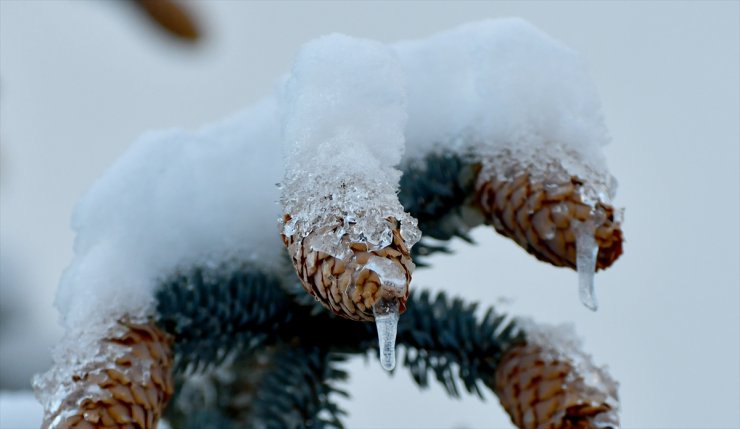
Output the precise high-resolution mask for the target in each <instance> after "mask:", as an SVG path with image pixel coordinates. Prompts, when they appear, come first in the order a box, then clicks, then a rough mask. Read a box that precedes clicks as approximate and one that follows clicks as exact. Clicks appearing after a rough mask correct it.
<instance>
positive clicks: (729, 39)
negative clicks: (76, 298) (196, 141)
mask: <svg viewBox="0 0 740 429" xmlns="http://www.w3.org/2000/svg"><path fill="white" fill-rule="evenodd" d="M192 8H193V10H195V11H197V12H198V14H199V15H200V17H201V18H202V21H203V24H204V27H205V29H206V30H207V34H206V36H207V37H206V39H205V40H204V41H203V43H200V44H199V46H197V47H196V48H195V49H189V48H187V47H185V46H183V45H181V44H179V43H176V42H173V41H171V40H169V39H167V38H166V37H160V34H158V31H157V30H156V29H154V28H153V27H150V26H149V25H148V23H147V22H146V21H145V20H143V19H141V17H140V16H139V15H138V13H137V12H136V11H134V10H133V9H131V8H130V6H129V5H128V4H126V3H123V2H120V3H119V2H103V1H11V0H0V145H1V146H0V191H1V192H2V194H1V195H2V198H1V199H0V238H1V240H0V250H1V252H2V253H1V254H0V263H1V264H2V265H1V266H0V268H1V270H0V273H2V282H1V283H0V294H1V295H0V305H2V306H4V307H13V308H15V309H16V311H11V312H7V311H6V312H5V314H9V316H8V317H7V319H5V320H2V322H1V323H2V327H0V383H2V385H3V386H4V388H5V389H8V388H13V389H23V390H28V389H29V387H28V381H27V380H28V379H29V377H30V375H31V374H32V373H34V372H38V371H42V370H44V369H45V368H46V367H47V366H48V364H49V361H48V359H49V358H48V356H49V353H48V347H49V346H50V345H51V344H52V343H53V342H54V341H55V339H56V338H57V336H58V335H59V331H58V328H55V322H56V310H54V309H53V307H52V301H53V293H54V289H55V287H56V284H57V282H58V279H59V276H60V274H61V272H62V270H63V269H64V267H65V266H66V265H67V263H68V262H69V261H70V259H71V249H72V240H73V236H72V234H71V232H70V228H69V226H68V222H69V221H68V219H69V217H70V214H71V211H72V208H73V206H74V204H75V202H76V201H77V199H78V198H79V197H80V196H81V195H82V194H83V192H84V191H85V190H86V189H87V188H88V187H89V186H90V185H91V184H92V182H93V181H94V180H95V178H97V177H98V176H99V175H101V174H102V173H103V171H105V169H106V168H107V166H108V165H110V164H111V163H112V162H113V160H114V159H116V157H118V156H119V155H120V154H121V153H122V152H123V151H124V150H125V149H126V147H127V145H128V144H129V143H130V142H131V141H132V140H133V139H134V138H135V137H136V136H138V135H139V134H141V133H142V132H143V131H145V130H148V129H153V128H165V127H170V126H182V127H186V128H194V127H197V126H198V125H200V124H203V123H206V122H209V121H212V120H215V119H218V118H220V117H223V116H225V115H227V114H229V113H231V112H233V111H236V110H238V109H240V108H242V107H244V106H246V105H248V104H250V103H252V102H254V101H256V100H257V99H258V98H259V97H261V96H263V95H265V94H267V93H269V92H270V91H272V86H273V84H274V81H275V79H276V77H277V76H278V75H280V74H281V73H284V72H285V71H287V70H288V68H289V67H290V64H291V61H292V58H293V56H294V55H295V54H296V52H297V50H298V49H299V48H300V46H301V45H302V44H303V43H305V42H306V41H308V40H310V39H311V38H313V37H316V36H319V35H321V34H325V33H329V32H343V33H347V34H350V35H353V36H360V37H369V38H373V39H377V40H381V41H388V42H391V41H395V40H398V39H403V38H416V37H422V36H425V35H428V34H430V33H433V32H436V31H440V30H444V29H446V28H449V27H451V26H454V25H456V24H459V23H463V22H467V21H471V20H477V19H482V18H488V17H503V16H521V17H523V18H525V19H527V20H529V21H531V22H532V23H533V24H535V25H536V26H538V27H540V28H541V29H543V30H544V31H546V32H547V33H549V34H551V35H552V36H554V37H556V38H558V39H560V40H562V41H564V42H565V43H567V44H568V45H570V46H572V47H573V48H575V49H576V50H578V51H580V52H581V53H582V55H583V57H584V58H585V60H586V61H587V62H588V64H589V67H590V70H591V73H592V76H593V78H594V80H595V82H596V84H597V86H598V88H599V90H600V93H601V95H602V100H603V104H604V109H605V114H606V117H607V123H608V125H609V128H610V130H611V133H612V136H613V143H612V144H611V145H610V146H609V147H608V148H607V149H606V152H607V157H608V159H609V162H610V166H611V170H612V173H613V174H614V175H615V176H616V177H617V178H618V179H619V181H620V187H619V191H618V196H617V203H618V204H619V205H621V206H625V207H626V208H627V211H626V220H625V223H624V231H625V234H626V239H627V242H626V243H625V254H624V256H623V257H622V258H621V259H620V260H619V261H618V262H617V263H616V264H615V265H614V266H613V267H612V268H611V269H610V270H608V271H606V272H604V273H601V274H599V275H598V276H597V278H596V281H597V293H598V297H599V300H600V303H601V308H600V310H599V311H598V312H597V313H595V314H594V313H591V312H589V311H588V310H586V309H585V308H584V307H582V306H581V305H580V303H579V302H578V299H577V293H576V283H577V279H576V275H575V273H574V272H572V271H569V270H564V269H556V268H553V267H550V266H548V265H545V264H542V263H539V262H537V261H535V260H534V259H533V258H532V257H531V256H529V255H527V254H526V253H525V252H524V251H522V250H521V249H519V248H518V247H516V246H515V245H514V244H513V242H511V241H509V240H506V239H504V238H501V237H498V236H497V235H496V234H495V233H494V232H493V230H492V229H491V228H479V229H478V230H476V231H475V232H474V236H475V238H476V239H477V240H478V245H477V246H470V245H467V244H464V243H459V242H456V243H454V246H453V247H454V248H455V250H456V254H455V255H452V256H440V257H437V258H435V259H433V262H434V267H433V268H431V269H427V270H423V271H422V270H419V271H417V273H416V275H415V280H414V285H413V286H414V287H415V288H417V289H419V288H431V289H434V290H443V289H444V290H447V291H449V292H450V293H452V294H457V295H461V296H463V297H465V298H466V299H468V300H478V301H480V302H481V303H482V304H484V305H488V304H497V303H498V304H499V305H500V307H501V308H502V309H504V310H506V311H509V312H511V313H512V314H514V315H529V316H532V317H534V318H535V319H536V320H538V321H545V322H552V323H560V322H573V323H574V324H575V327H576V329H577V331H578V333H579V334H580V335H581V336H582V337H583V338H584V340H585V348H586V349H587V350H588V351H590V352H591V353H592V354H593V355H594V356H595V358H596V360H597V362H599V363H605V364H608V365H609V367H610V370H611V372H612V373H613V375H614V376H615V377H616V378H617V379H618V380H619V381H620V383H621V388H620V395H621V400H622V404H623V412H622V422H623V425H624V427H628V428H737V427H740V414H739V413H740V411H739V409H740V370H739V369H740V368H739V367H740V353H739V348H740V327H739V326H740V320H739V313H740V296H739V289H740V268H739V262H738V261H739V260H740V255H739V251H738V250H739V246H740V232H739V223H740V213H739V210H738V205H739V200H740V189H739V183H740V177H739V171H740V154H739V152H738V147H739V146H740V130H739V120H738V118H739V117H740V111H739V110H740V109H739V104H740V101H739V99H740V86H739V82H738V81H739V80H740V70H739V64H738V63H739V52H740V30H739V21H740V7H739V3H738V2H734V1H726V2H709V1H704V2H698V1H697V2H689V1H681V2H670V1H656V2H623V3H619V2H591V3H585V2H564V3H559V2H531V3H529V2H516V3H509V2H434V3H424V2H373V3H369V2H368V3H340V2H326V3H309V2H295V3H292V2H285V3H282V2H259V3H252V2H240V1H222V2H221V1H208V2H205V1H204V2H198V3H196V4H193V5H192ZM502 297H503V298H505V299H504V300H503V301H502V300H501V299H500V298H502ZM349 370H350V371H351V373H352V377H353V378H352V381H351V383H350V385H349V386H348V390H350V391H351V393H352V395H353V399H352V400H351V401H348V402H346V403H345V404H344V405H345V407H346V408H347V409H348V410H349V412H350V415H349V417H348V418H347V424H348V426H349V427H353V428H354V427H358V428H380V427H385V428H411V427H414V428H453V427H454V428H462V427H466V428H494V427H495V428H499V427H500V428H507V427H511V424H510V423H509V421H508V418H507V417H506V415H505V414H504V413H503V412H502V411H501V409H500V406H499V405H498V404H497V403H496V399H495V398H494V397H492V396H490V395H489V397H488V399H487V401H486V402H481V401H480V400H478V399H476V398H474V397H465V398H464V399H463V400H451V399H448V398H447V396H446V395H445V394H444V392H443V391H442V389H441V388H440V387H437V386H434V387H433V388H431V389H429V390H426V391H421V392H420V391H419V390H418V389H417V388H416V386H415V385H414V384H413V383H412V382H411V381H410V377H409V376H408V375H407V374H406V373H404V372H403V371H400V372H398V373H397V374H396V375H395V376H394V377H388V376H387V375H386V374H385V373H384V372H383V371H382V369H381V368H380V366H379V364H378V363H377V361H375V360H370V361H368V362H365V361H364V360H362V359H358V360H356V361H353V362H351V363H350V364H349ZM3 398H5V399H3ZM7 398H8V395H7V394H6V395H3V396H0V426H2V427H18V426H17V425H19V424H21V425H22V424H23V423H18V422H20V421H23V420H11V417H12V416H11V415H10V414H11V411H13V410H14V409H16V407H15V406H14V405H12V403H11V402H9V401H8V400H7ZM24 413H25V414H24V415H23V416H21V418H25V421H26V422H29V421H30V422H31V423H30V425H31V426H35V427H38V421H39V419H40V417H39V416H37V415H29V414H33V413H29V412H24ZM16 417H17V416H16Z"/></svg>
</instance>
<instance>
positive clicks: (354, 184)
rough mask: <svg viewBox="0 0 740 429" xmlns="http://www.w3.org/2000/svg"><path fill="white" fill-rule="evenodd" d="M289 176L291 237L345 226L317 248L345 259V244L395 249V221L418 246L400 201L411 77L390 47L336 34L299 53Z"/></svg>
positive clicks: (289, 96) (288, 96)
mask: <svg viewBox="0 0 740 429" xmlns="http://www.w3.org/2000/svg"><path fill="white" fill-rule="evenodd" d="M280 106H281V115H280V116H281V119H282V120H283V124H284V130H283V131H284V133H283V139H284V144H285V148H286V152H287V153H286V157H287V159H286V164H287V167H286V172H285V178H284V179H283V182H282V196H281V202H282V206H283V211H284V212H285V213H286V214H288V215H290V216H291V219H290V220H289V221H288V222H286V223H285V225H284V227H283V233H284V234H285V235H286V236H293V235H294V234H298V236H299V237H306V236H308V235H309V234H310V233H311V232H312V231H314V230H317V229H319V228H324V227H333V226H335V225H339V226H340V227H339V228H338V229H337V231H336V234H335V235H334V236H333V237H332V236H329V234H321V236H320V237H318V238H317V240H315V242H314V243H312V247H313V248H314V249H316V250H318V249H322V251H326V252H327V253H329V254H331V255H333V256H335V257H340V258H344V257H345V256H347V255H346V254H345V253H346V252H344V251H343V246H340V245H339V244H340V243H341V242H342V237H344V236H349V240H350V242H357V243H365V244H367V245H368V247H369V249H370V250H376V249H382V248H384V247H386V246H388V245H389V244H390V243H391V241H392V229H393V228H394V225H393V224H392V222H389V221H388V218H395V219H396V220H397V221H399V222H400V224H401V230H402V233H403V235H404V239H406V241H407V243H406V244H407V245H408V246H409V247H411V246H412V245H413V244H414V243H415V242H416V241H418V239H419V235H420V234H419V232H418V229H417V228H416V220H415V219H413V218H411V217H410V216H409V215H408V214H406V213H405V212H404V210H403V207H402V206H401V204H400V203H399V201H398V197H397V195H396V193H397V191H398V182H399V180H400V177H401V172H400V170H399V169H398V168H397V165H398V164H399V162H400V161H401V156H402V153H403V148H404V143H405V138H404V131H405V127H406V120H407V106H406V93H405V77H404V74H403V69H402V68H401V65H400V63H399V62H398V59H397V58H396V57H395V55H394V54H393V52H392V51H391V50H390V49H389V48H388V47H387V46H385V45H383V44H381V43H379V42H374V41H370V40H361V39H354V38H350V37H348V36H343V35H339V34H333V35H329V36H325V37H322V38H319V39H317V40H315V41H313V42H310V43H308V44H307V45H306V46H305V47H304V48H303V49H302V50H301V52H300V53H299V54H298V57H297V59H296V61H295V64H294V66H293V69H292V71H291V74H290V76H289V77H288V79H287V82H286V84H285V86H284V88H283V91H282V93H281V98H280Z"/></svg>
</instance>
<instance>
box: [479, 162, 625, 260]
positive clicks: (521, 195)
mask: <svg viewBox="0 0 740 429" xmlns="http://www.w3.org/2000/svg"><path fill="white" fill-rule="evenodd" d="M581 186H583V182H582V181H581V180H580V179H578V178H577V177H571V178H570V180H569V181H565V182H559V183H553V182H547V183H546V182H544V181H539V180H535V179H533V178H532V175H531V174H530V173H529V172H527V171H524V172H522V173H521V174H519V175H518V176H516V177H515V178H514V179H508V178H507V179H503V178H499V177H497V176H496V175H495V174H490V175H486V178H481V179H479V180H478V184H477V196H476V204H477V206H478V207H479V209H480V210H481V211H482V212H483V214H484V216H485V218H486V220H487V222H488V223H490V224H491V225H493V226H494V228H496V231H498V232H499V233H500V234H503V235H504V236H506V237H509V238H511V239H512V240H514V241H516V242H517V244H519V245H520V246H521V247H523V248H524V249H526V251H527V252H529V253H530V254H532V255H534V256H535V257H536V258H537V259H539V260H541V261H544V262H549V263H551V264H553V265H555V266H558V267H570V268H574V269H575V268H576V232H575V231H574V229H575V228H576V227H577V225H578V224H580V223H585V222H594V223H595V230H594V238H595V240H596V243H597V244H598V246H599V251H598V256H597V261H596V268H597V269H605V268H608V267H609V266H610V265H611V264H613V263H614V261H616V259H617V258H618V257H619V256H620V255H621V254H622V230H621V226H620V222H619V220H618V219H617V217H618V216H617V215H618V213H617V211H616V210H615V209H614V207H612V206H611V205H609V204H606V203H604V202H598V203H596V207H595V208H593V209H592V207H591V206H589V205H588V204H586V203H585V202H583V200H582V197H581V192H579V191H580V188H581Z"/></svg>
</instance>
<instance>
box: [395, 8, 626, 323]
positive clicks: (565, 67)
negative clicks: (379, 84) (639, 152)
mask: <svg viewBox="0 0 740 429" xmlns="http://www.w3.org/2000/svg"><path fill="white" fill-rule="evenodd" d="M394 49H395V50H396V52H397V54H398V56H399V58H400V59H401V62H402V63H403V65H404V70H405V72H406V74H407V75H408V76H410V78H409V79H408V94H409V126H408V129H407V134H406V139H407V149H406V157H405V160H404V164H403V169H404V171H405V177H404V179H403V180H402V185H405V186H407V187H408V188H410V189H411V191H412V192H404V189H403V186H402V200H403V203H404V205H405V207H406V208H407V209H409V211H410V212H411V213H412V214H414V215H415V216H417V217H418V218H419V220H420V227H421V229H422V231H424V234H425V236H430V237H434V238H440V239H443V240H446V239H449V238H450V237H451V236H455V235H459V236H463V237H464V236H465V233H466V232H467V230H469V229H470V228H472V227H474V226H476V225H478V224H479V223H481V222H486V223H488V224H491V225H493V226H494V228H495V229H496V230H497V231H498V232H499V233H501V234H503V235H505V236H507V237H509V238H511V239H513V240H514V241H516V243H517V244H519V245H520V246H521V247H523V248H524V249H525V250H526V251H527V252H529V253H531V254H532V255H534V256H535V257H537V258H538V259H540V260H542V261H546V262H549V263H551V264H553V265H555V266H565V267H571V268H575V269H577V270H578V273H579V277H580V279H579V284H580V295H581V299H582V301H583V302H584V304H585V305H586V306H588V307H589V308H591V309H595V308H596V300H595V297H594V294H593V273H594V272H595V270H597V269H604V268H607V267H609V266H610V265H611V264H612V263H613V262H614V261H615V260H616V259H617V258H618V257H619V255H620V254H621V252H622V232H621V229H620V224H621V211H620V210H618V209H615V208H614V206H613V205H612V199H613V198H614V194H615V191H616V181H615V180H614V178H613V177H612V176H611V175H610V174H609V171H608V168H607V166H606V162H605V159H604V156H603V153H602V147H603V146H604V145H605V144H606V143H607V142H608V140H609V137H608V133H607V130H606V127H605V125H604V121H603V118H602V114H601V107H600V102H599V98H598V95H597V93H596V90H595V88H594V86H593V84H592V82H591V79H590V78H589V76H588V74H587V72H586V67H585V65H584V64H583V61H582V60H581V58H580V57H579V55H578V54H577V53H576V52H575V51H573V50H572V49H570V48H568V47H567V46H565V45H564V44H562V43H561V42H559V41H557V40H555V39H553V38H551V37H550V36H548V35H547V34H545V33H543V32H541V31H539V30H538V29H536V28H535V27H533V26H532V25H530V24H528V23H526V22H525V21H522V20H520V19H502V20H491V21H483V22H478V23H472V24H467V25H463V26H461V27H458V28H456V29H453V30H451V31H448V32H444V33H440V34H437V35H434V36H432V37H429V38H428V39H423V40H415V41H407V42H401V43H397V44H396V45H394ZM430 165H434V168H435V170H429V167H428V166H430ZM435 176H442V177H443V180H442V179H440V178H439V177H435ZM424 181H426V182H427V183H426V184H425V183H423V182H424ZM440 194H443V195H445V197H444V198H440ZM424 244H425V243H424V242H422V243H421V246H420V249H423V248H424Z"/></svg>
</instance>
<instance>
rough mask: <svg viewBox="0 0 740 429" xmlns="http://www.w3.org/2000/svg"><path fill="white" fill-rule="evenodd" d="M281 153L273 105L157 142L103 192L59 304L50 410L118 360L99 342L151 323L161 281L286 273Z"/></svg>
mask: <svg viewBox="0 0 740 429" xmlns="http://www.w3.org/2000/svg"><path fill="white" fill-rule="evenodd" d="M279 144H280V138H279V127H278V125H277V110H276V103H275V101H274V99H268V100H266V101H264V102H262V103H259V104H258V105H256V106H255V107H253V108H251V109H248V110H246V111H244V112H241V113H239V114H237V115H234V116H233V117H230V118H228V119H226V120H224V121H222V122H220V123H217V124H214V125H211V126H207V127H205V128H203V129H201V130H199V131H197V132H186V131H180V130H171V131H162V132H155V133H149V134H147V135H145V136H143V137H142V138H140V139H139V140H138V141H136V142H135V143H134V144H133V145H132V146H131V148H130V149H129V150H128V151H127V152H126V153H125V154H124V155H123V156H122V157H121V158H120V159H119V160H118V161H117V162H116V163H115V164H114V165H113V166H112V167H111V168H110V169H109V170H108V171H107V172H106V173H105V174H104V175H103V177H101V178H100V179H99V180H98V181H97V182H96V183H95V185H94V186H93V187H92V189H91V190H90V191H89V192H88V193H87V194H86V195H85V196H84V197H83V198H82V200H81V201H80V203H79V205H78V206H77V208H76V211H75V213H74V216H73V222H72V223H73V228H74V230H75V231H76V233H77V238H76V240H75V246H74V251H75V256H74V258H73V260H72V263H71V265H70V266H69V268H68V269H67V270H66V271H65V273H64V275H63V277H62V279H61V282H60V284H59V289H58V292H57V297H56V305H57V307H58V309H59V311H60V314H61V318H62V323H63V325H64V327H65V328H66V334H65V338H64V339H63V340H62V342H61V343H60V344H59V345H58V346H57V347H56V349H55V350H54V352H53V359H54V362H55V364H56V368H54V369H52V370H51V371H50V372H49V373H47V375H46V376H45V377H43V376H42V377H38V378H37V379H36V383H37V391H38V392H39V393H40V396H41V399H42V402H43V403H44V405H45V406H46V408H47V410H50V409H53V408H54V407H53V405H54V403H55V402H58V401H59V400H61V397H60V396H62V395H63V394H64V387H63V386H62V385H63V384H64V383H67V382H68V381H69V380H70V378H71V376H72V374H75V373H79V372H78V371H85V370H86V368H88V367H89V366H90V365H91V364H93V366H95V365H94V363H95V362H102V361H104V360H105V359H110V357H111V353H115V350H112V349H110V348H111V347H112V346H106V345H102V344H100V343H99V340H100V339H102V338H105V337H109V336H110V335H111V332H113V331H114V330H115V329H116V325H117V321H118V320H120V319H122V318H126V319H127V320H129V321H142V320H143V319H145V318H147V317H150V316H153V314H154V300H155V290H156V288H157V286H158V284H159V282H160V281H161V280H162V278H163V277H166V276H168V275H170V274H171V273H173V272H174V271H176V270H177V269H178V268H180V267H188V266H191V265H194V264H202V265H208V264H216V265H217V264H219V263H221V262H222V261H224V260H231V259H236V260H240V261H245V260H256V261H259V263H260V264H262V265H268V266H270V265H278V264H280V254H281V252H282V243H280V239H279V236H278V234H277V233H276V231H275V226H274V225H275V223H274V222H275V219H276V218H277V217H278V216H279V210H278V205H277V200H278V197H279V193H278V190H277V187H276V186H274V184H275V183H276V182H277V181H278V180H280V177H281V172H282V167H281V156H280V153H281V150H280V148H279V147H278V146H279ZM54 385H58V386H59V388H58V389H55V388H53V386H54ZM55 392H56V395H55Z"/></svg>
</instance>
